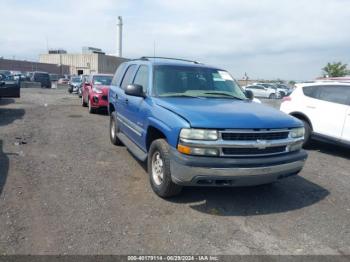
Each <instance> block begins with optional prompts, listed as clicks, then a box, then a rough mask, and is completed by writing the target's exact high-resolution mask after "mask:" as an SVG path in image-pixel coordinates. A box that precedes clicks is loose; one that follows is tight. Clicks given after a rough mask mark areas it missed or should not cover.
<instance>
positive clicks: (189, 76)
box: [154, 65, 246, 99]
mask: <svg viewBox="0 0 350 262" xmlns="http://www.w3.org/2000/svg"><path fill="white" fill-rule="evenodd" d="M154 88H155V95H157V96H188V97H219V98H223V97H224V98H235V99H246V96H245V95H244V93H243V91H242V89H241V88H240V87H239V86H238V84H237V83H236V81H235V80H234V79H233V78H232V77H231V75H230V74H229V73H228V72H226V71H221V70H217V69H212V68H203V67H189V66H173V65H171V66H167V65H162V66H155V68H154Z"/></svg>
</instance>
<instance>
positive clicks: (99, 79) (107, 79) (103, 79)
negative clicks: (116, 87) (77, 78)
mask: <svg viewBox="0 0 350 262" xmlns="http://www.w3.org/2000/svg"><path fill="white" fill-rule="evenodd" d="M92 81H93V84H94V85H104V86H109V85H110V84H111V82H112V76H94V77H93V80H92Z"/></svg>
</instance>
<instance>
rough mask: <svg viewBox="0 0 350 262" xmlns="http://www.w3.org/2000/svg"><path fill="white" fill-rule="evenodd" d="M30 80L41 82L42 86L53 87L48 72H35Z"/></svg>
mask: <svg viewBox="0 0 350 262" xmlns="http://www.w3.org/2000/svg"><path fill="white" fill-rule="evenodd" d="M30 81H32V82H39V83H40V84H41V87H46V88H51V81H50V75H49V74H48V73H46V72H38V71H36V72H33V73H32V75H31V79H30Z"/></svg>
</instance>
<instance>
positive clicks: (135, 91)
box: [125, 84, 146, 97]
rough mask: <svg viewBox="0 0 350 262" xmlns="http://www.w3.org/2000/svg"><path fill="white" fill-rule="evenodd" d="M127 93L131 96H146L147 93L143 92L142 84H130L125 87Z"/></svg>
mask: <svg viewBox="0 0 350 262" xmlns="http://www.w3.org/2000/svg"><path fill="white" fill-rule="evenodd" d="M125 94H127V95H129V96H139V97H145V96H146V95H145V93H144V92H143V88H142V85H136V84H132V85H128V86H127V87H126V89H125Z"/></svg>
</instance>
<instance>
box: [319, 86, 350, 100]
mask: <svg viewBox="0 0 350 262" xmlns="http://www.w3.org/2000/svg"><path fill="white" fill-rule="evenodd" d="M349 90H350V88H349V87H346V86H320V87H319V99H321V100H324V101H328V102H332V103H337V104H343V105H348V104H349V93H350V92H349Z"/></svg>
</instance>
